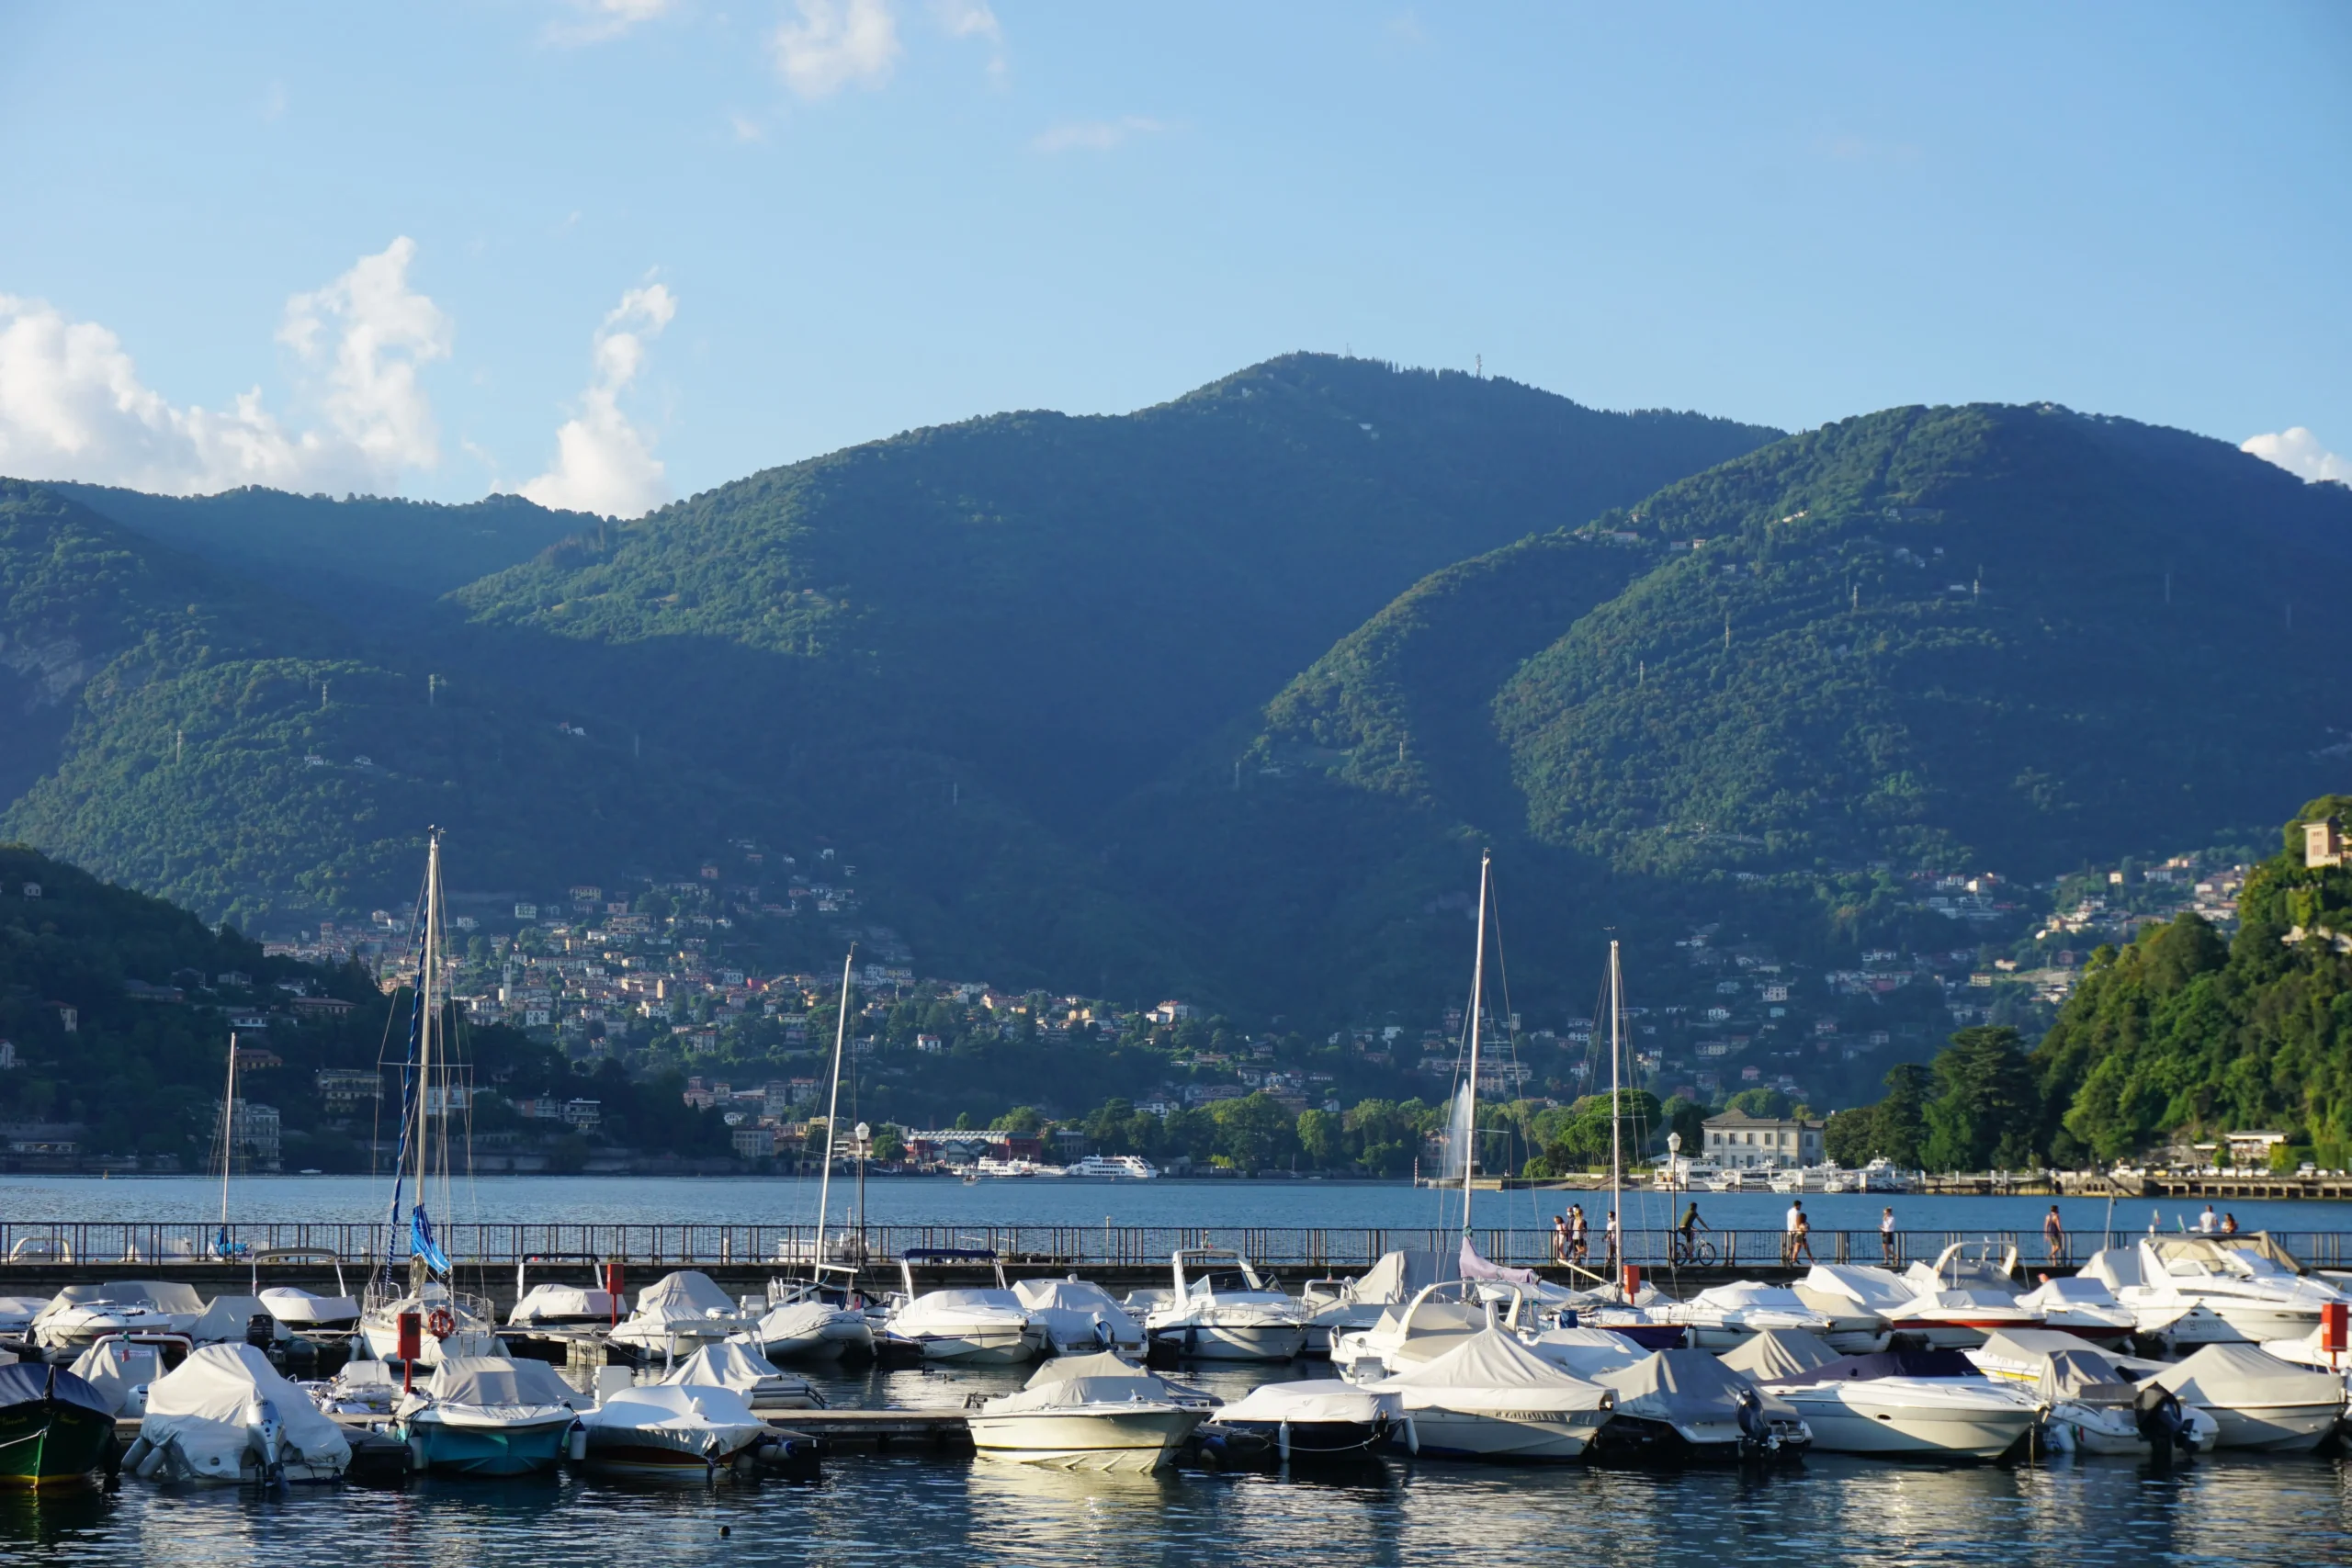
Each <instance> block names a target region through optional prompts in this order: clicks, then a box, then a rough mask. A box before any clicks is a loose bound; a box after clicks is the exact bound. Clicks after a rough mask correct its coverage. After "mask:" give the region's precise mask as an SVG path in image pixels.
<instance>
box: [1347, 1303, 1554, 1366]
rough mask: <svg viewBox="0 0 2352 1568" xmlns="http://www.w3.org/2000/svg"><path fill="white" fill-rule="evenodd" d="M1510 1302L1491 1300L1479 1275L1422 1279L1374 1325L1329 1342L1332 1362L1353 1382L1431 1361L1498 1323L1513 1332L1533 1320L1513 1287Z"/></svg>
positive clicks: (1528, 1326)
mask: <svg viewBox="0 0 2352 1568" xmlns="http://www.w3.org/2000/svg"><path fill="white" fill-rule="evenodd" d="M1511 1290H1512V1292H1513V1293H1512V1294H1511V1296H1510V1299H1509V1301H1508V1303H1507V1304H1504V1305H1502V1306H1500V1307H1498V1306H1497V1305H1496V1304H1493V1303H1489V1302H1488V1301H1487V1295H1486V1292H1485V1291H1484V1290H1483V1289H1482V1287H1481V1285H1480V1283H1479V1282H1478V1281H1477V1280H1440V1281H1438V1282H1437V1283H1436V1284H1433V1285H1424V1286H1422V1287H1421V1288H1420V1289H1419V1290H1418V1291H1416V1292H1413V1297H1412V1299H1411V1300H1410V1301H1408V1302H1406V1303H1403V1304H1402V1305H1401V1306H1391V1307H1388V1308H1386V1309H1385V1310H1384V1311H1383V1312H1382V1313H1381V1314H1380V1318H1379V1321H1378V1322H1376V1323H1374V1325H1372V1326H1371V1327H1370V1328H1367V1329H1363V1330H1362V1331H1361V1332H1358V1333H1353V1334H1342V1335H1340V1337H1338V1338H1336V1339H1334V1340H1333V1341H1332V1343H1331V1364H1332V1366H1334V1367H1335V1368H1337V1369H1338V1370H1339V1373H1340V1376H1341V1377H1343V1378H1345V1379H1347V1380H1348V1381H1349V1382H1357V1383H1369V1382H1378V1381H1379V1380H1380V1379H1382V1378H1385V1377H1387V1376H1389V1375H1390V1374H1392V1373H1395V1372H1400V1371H1404V1370H1405V1369H1406V1368H1408V1367H1410V1366H1414V1365H1416V1364H1418V1363H1419V1362H1422V1361H1432V1360H1435V1359H1437V1358H1438V1357H1440V1356H1442V1355H1444V1354H1445V1353H1446V1352H1448V1351H1450V1350H1452V1349H1453V1348H1454V1347H1456V1346H1457V1345H1461V1344H1463V1343H1464V1342H1465V1341H1467V1340H1470V1339H1475V1338H1476V1337H1478V1336H1479V1335H1481V1334H1484V1333H1485V1332H1486V1331H1487V1329H1488V1328H1490V1327H1494V1326H1497V1325H1498V1324H1499V1325H1501V1326H1503V1327H1506V1328H1509V1329H1510V1330H1511V1331H1513V1332H1514V1333H1516V1332H1518V1331H1520V1330H1521V1329H1522V1328H1530V1329H1532V1326H1533V1322H1532V1314H1524V1313H1523V1312H1522V1310H1521V1305H1522V1301H1523V1296H1522V1295H1521V1293H1519V1292H1517V1288H1516V1287H1512V1288H1511Z"/></svg>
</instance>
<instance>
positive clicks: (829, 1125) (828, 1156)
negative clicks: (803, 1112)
mask: <svg viewBox="0 0 2352 1568" xmlns="http://www.w3.org/2000/svg"><path fill="white" fill-rule="evenodd" d="M855 962H857V943H855V942H852V943H850V944H849V952H848V953H845V954H843V955H842V999H841V1006H840V1008H839V1009H838V1013H839V1016H838V1017H836V1018H835V1019H834V1020H833V1091H832V1094H831V1096H830V1097H829V1098H828V1099H827V1100H826V1101H825V1169H824V1172H823V1174H822V1175H820V1176H819V1177H818V1178H817V1257H816V1259H815V1261H816V1262H817V1263H819V1264H820V1265H821V1264H822V1263H823V1262H824V1261H825V1221H826V1218H827V1216H828V1213H829V1207H828V1205H829V1204H830V1202H831V1196H832V1190H833V1123H834V1122H838V1121H840V1120H841V1112H842V1046H843V1045H844V1044H846V1043H848V1040H849V971H850V965H851V964H854V963H855ZM810 1277H811V1278H812V1279H813V1278H815V1276H814V1275H813V1274H812V1275H811V1276H810Z"/></svg>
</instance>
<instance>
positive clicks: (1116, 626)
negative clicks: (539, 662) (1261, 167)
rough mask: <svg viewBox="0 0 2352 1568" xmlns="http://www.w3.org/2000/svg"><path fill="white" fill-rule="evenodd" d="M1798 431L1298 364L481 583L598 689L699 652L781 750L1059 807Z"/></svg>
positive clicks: (834, 476) (1327, 363)
mask: <svg viewBox="0 0 2352 1568" xmlns="http://www.w3.org/2000/svg"><path fill="white" fill-rule="evenodd" d="M1771 434H1772V433H1771V432H1769V431H1762V430H1758V429H1756V428H1754V427H1749V426H1742V425H1736V424H1732V423H1727V422H1724V421H1719V420H1709V419H1702V418H1700V417H1697V416H1694V415H1687V414H1631V415H1627V414H1607V413H1600V412H1594V411H1591V410H1588V409H1583V408H1579V407H1578V406H1577V405H1576V404H1574V403H1571V402H1568V401H1567V400H1565V399H1561V398H1556V397H1553V396H1551V395H1550V394H1547V393H1543V392H1538V391H1535V390H1532V389H1528V388H1524V387H1519V386H1516V385H1513V384H1510V383H1508V382H1500V381H1487V380H1478V379H1474V378H1470V377H1467V376H1459V375H1432V374H1429V373H1425V372H1399V371H1395V370H1391V369H1389V368H1388V367H1384V366H1379V365H1374V364H1371V363H1368V362H1364V361H1356V360H1340V359H1332V358H1329V357H1323V356H1310V355H1293V356H1290V357H1288V358H1284V359H1281V360H1276V361H1272V362H1270V363H1268V364H1266V365H1261V366H1258V367H1252V368H1251V369H1249V370H1245V371H1242V372H1240V373H1238V374H1237V375H1235V376H1232V377H1229V378H1226V379H1225V380H1223V381H1220V382H1217V383H1216V384H1214V385H1213V386H1210V387H1207V388H1204V389H1201V390H1199V391H1197V392H1194V393H1193V394H1191V395H1189V396H1187V397H1185V398H1182V399H1179V400H1176V401H1175V402H1172V403H1169V404H1165V405H1162V406H1160V407H1158V408H1154V409H1148V410H1145V411H1143V412H1139V413H1136V414H1133V415H1126V416H1119V417H1106V418H1091V419H1071V418H1066V417H1064V416H1062V415H1058V414H1050V413H1022V414H1009V415H1003V416H999V417H996V418H991V419H984V420H977V421H973V422H971V423H967V424H961V425H956V426H950V427H945V428H942V429H934V430H925V431H918V432H914V433H912V434H907V435H903V436H899V437H897V438H894V439H892V440H889V441H885V442H877V443H875V444H872V445H870V446H861V447H856V448H853V449H851V450H849V451H845V452H840V453H836V454H833V455H831V456H830V457H822V458H819V459H816V460H813V461H811V462H807V463H802V464H798V465H796V466H794V467H792V468H782V469H775V470H772V471H770V472H767V473H763V474H759V475H755V476H753V477H752V478H751V479H744V480H741V481H739V482H738V483H735V484H732V485H728V486H724V487H722V488H720V489H719V490H717V491H710V492H708V493H707V494H704V495H701V496H697V497H695V498H694V499H693V500H692V501H689V502H684V503H682V504H680V505H677V506H673V507H671V508H669V509H667V510H665V511H663V512H661V513H656V514H654V515H653V516H651V517H650V518H648V519H645V520H644V521H642V522H640V523H637V524H631V525H623V526H619V527H614V528H607V529H602V530H598V531H597V532H596V533H595V534H594V536H591V537H589V538H587V539H585V540H582V541H581V542H579V543H576V544H571V545H566V546H563V547H559V548H558V549H556V550H553V551H550V552H549V553H548V555H547V556H546V557H544V558H541V559H540V560H538V561H536V562H534V563H532V564H530V565H528V566H524V567H518V568H515V569H514V570H509V571H506V572H504V573H502V574H500V575H498V576H496V577H494V578H492V579H490V580H488V581H484V582H481V583H478V584H475V585H473V586H471V587H469V588H467V589H465V590H463V591H461V592H460V593H459V594H458V600H459V602H460V603H462V604H464V605H465V606H466V607H467V609H468V610H469V613H470V614H471V615H473V616H474V617H475V619H476V622H477V624H478V626H481V627H483V628H485V629H487V630H490V631H498V632H515V631H529V632H534V633H540V634H548V636H549V637H552V638H554V639H559V641H560V643H570V644H575V645H576V644H581V643H586V644H592V645H595V646H596V647H598V648H599V649H602V650H605V652H604V655H603V656H602V657H599V658H596V659H595V660H594V662H593V665H592V667H593V668H594V670H595V671H597V678H598V679H600V680H604V681H609V682H615V683H616V684H627V685H630V686H631V687H632V688H633V689H639V690H642V689H645V688H646V686H647V685H650V684H655V683H659V682H663V681H667V680H671V679H674V678H676V672H677V671H680V670H684V671H689V672H690V673H688V674H687V676H686V679H687V680H688V681H689V682H691V683H692V684H693V685H694V686H695V688H696V689H698V690H702V691H706V692H707V693H708V694H709V695H710V697H711V698H713V699H715V700H717V701H718V702H719V703H721V704H723V705H727V706H729V708H731V709H733V710H734V711H738V712H763V713H771V714H788V715H789V716H790V722H789V723H788V725H786V726H785V727H783V728H781V730H776V729H770V728H766V727H761V728H760V730H759V732H757V733H752V734H748V735H737V736H732V737H730V738H729V739H730V741H731V742H732V743H733V744H734V745H735V746H736V747H737V749H738V751H739V754H740V752H741V750H743V749H750V750H752V751H754V752H755V753H756V754H757V755H758V756H759V758H760V762H761V765H763V766H775V765H788V763H789V759H790V755H791V754H792V753H794V752H796V751H799V750H805V749H806V748H809V747H811V746H817V747H829V746H831V744H832V743H833V740H834V738H836V737H846V738H847V739H846V743H847V744H848V745H850V746H851V747H853V748H862V747H866V746H870V745H875V744H881V745H886V746H893V747H898V746H903V747H907V748H910V749H912V750H920V751H922V752H924V753H927V754H930V755H933V756H935V757H938V758H942V759H946V760H949V761H950V762H951V763H952V767H951V768H949V769H947V770H945V771H944V772H943V773H942V775H941V777H942V786H943V792H944V787H945V780H946V773H947V772H953V771H956V770H958V769H960V770H961V773H962V775H963V777H964V780H965V782H966V783H967V784H974V783H977V784H979V785H981V786H982V787H985V788H988V789H989V790H991V791H993V792H995V793H996V794H998V795H1001V796H1003V797H1005V798H1006V799H1007V800H1008V801H1009V802H1010V803H1011V804H1012V806H1013V807H1016V808H1017V809H1019V810H1022V811H1023V812H1026V813H1028V814H1029V815H1031V816H1033V817H1035V818H1040V819H1043V820H1051V821H1055V822H1057V823H1058V822H1063V821H1067V820H1068V819H1069V818H1073V817H1084V816H1086V815H1088V814H1091V813H1093V812H1096V811H1100V810H1101V809H1103V807H1106V806H1107V805H1109V804H1110V803H1111V802H1113V801H1114V800H1115V799H1117V798H1118V797H1119V796H1120V795H1123V794H1124V793H1125V792H1126V791H1127V790H1128V789H1131V788H1133V787H1135V786H1136V785H1137V784H1141V783H1143V782H1145V781H1146V780H1148V778H1150V777H1151V776H1153V775H1154V774H1155V773H1158V772H1159V771H1160V770H1162V769H1164V768H1165V767H1166V766H1167V765H1168V764H1169V762H1170V761H1172V760H1173V759H1174V758H1175V757H1177V756H1178V755H1180V754H1181V753H1182V750H1183V749H1184V748H1185V747H1186V746H1188V745H1191V744H1193V742H1194V741H1196V740H1197V739H1200V738H1201V737H1203V736H1204V735H1206V734H1207V733H1209V732H1211V731H1212V730H1214V729H1215V728H1216V727H1217V726H1219V725H1221V724H1224V723H1226V722H1228V721H1230V720H1231V719H1232V718H1234V717H1235V716H1238V715H1239V714H1240V713H1242V712H1244V711H1246V710H1247V709H1249V708H1250V707H1251V706H1253V705H1256V704H1258V703H1261V702H1263V701H1264V700H1265V699H1266V697H1267V696H1269V695H1270V694H1272V693H1274V692H1275V691H1277V690H1279V689H1280V688H1281V686H1282V685H1283V682H1286V681H1287V680H1289V679H1290V677H1291V676H1293V675H1295V673H1297V671H1299V670H1301V669H1303V668H1304V667H1305V666H1306V664H1307V663H1309V662H1310V661H1311V660H1313V659H1314V658H1315V657H1316V656H1317V654H1319V653H1320V652H1321V651H1323V650H1324V649H1327V648H1329V646H1330V644H1331V643H1332V641H1333V640H1335V639H1336V638H1337V637H1340V636H1341V635H1342V634H1343V633H1344V632H1345V631H1346V630H1347V629H1348V628H1349V627H1350V626H1353V625H1355V624H1357V623H1358V622H1360V621H1362V620H1363V618H1364V617H1366V616H1367V615H1371V614H1373V613H1374V611H1376V610H1377V609H1378V608H1379V607H1380V605H1381V604H1385V602H1386V601H1387V600H1388V599H1390V598H1391V597H1393V596H1394V595H1395V594H1396V593H1397V592H1400V591H1401V590H1402V589H1404V588H1405V587H1407V586H1408V585H1409V584H1410V583H1411V582H1412V581H1414V580H1415V579H1416V578H1418V577H1419V576H1420V575H1422V574H1423V573H1425V572H1427V571H1429V570H1433V569H1435V568H1437V567H1439V566H1442V565H1443V564H1445V563H1446V562H1448V561H1451V560H1454V559H1458V558H1462V557H1464V556H1466V555H1469V554H1473V553H1476V552H1477V551H1480V550H1484V549H1487V548H1491V547H1495V546H1497V545H1499V544H1502V543H1505V542H1507V541H1508V540H1510V539H1513V538H1517V537H1519V536H1522V535H1525V534H1527V533H1529V532H1532V531H1538V530H1541V529H1544V528H1547V527H1551V526H1555V525H1561V524H1564V523H1567V524H1572V523H1576V522H1581V521H1583V520H1584V519H1585V518H1587V517H1589V516H1590V515H1591V514H1592V513H1595V512H1597V511H1599V510H1601V509H1602V508H1604V507H1606V506H1609V505H1612V504H1622V503H1623V502H1627V501H1630V500H1632V499H1634V497H1636V496H1638V495H1640V494H1643V493H1646V492H1647V491H1649V490H1651V489H1654V488H1656V486H1657V485H1658V484H1659V483H1662V482H1665V481H1666V480H1667V479H1670V478H1675V477H1679V476H1681V475H1683V474H1686V473H1690V472H1692V471H1695V470H1697V469H1699V468H1704V467H1706V466H1708V465H1710V464H1712V463H1714V462H1717V461H1720V460H1722V459H1723V458H1724V457H1729V456H1733V455H1735V454H1736V453H1739V452H1744V451H1747V450H1749V449H1751V448H1752V447H1754V446H1757V445H1758V444H1759V443H1760V442H1762V441H1764V440H1767V439H1770V436H1771ZM657 643H658V644H660V645H661V647H660V650H659V656H658V658H656V659H655V660H651V661H650V662H649V661H648V660H646V659H645V658H644V657H643V655H644V653H645V651H646V645H649V644H657ZM614 650H620V651H619V653H618V656H615V652H614ZM539 652H540V654H541V655H542V656H544V657H548V658H552V659H554V660H557V661H558V663H559V665H560V666H561V667H563V668H566V669H569V668H571V661H572V660H574V659H576V658H578V657H580V656H579V655H577V654H575V653H573V652H572V651H571V650H570V649H563V648H561V647H553V648H549V647H545V646H542V647H541V648H540V649H539ZM513 657H515V658H517V659H518V660H519V659H527V658H528V657H529V655H528V654H527V653H523V654H517V655H514V656H513ZM681 661H683V662H681ZM674 719H675V721H676V722H679V723H681V724H684V725H689V726H694V727H697V728H698V727H700V726H701V724H702V720H701V719H700V718H699V717H698V716H696V715H694V714H691V713H687V712H684V711H679V712H677V713H675V714H674Z"/></svg>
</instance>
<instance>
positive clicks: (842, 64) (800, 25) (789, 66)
mask: <svg viewBox="0 0 2352 1568" xmlns="http://www.w3.org/2000/svg"><path fill="white" fill-rule="evenodd" d="M797 9H798V11H799V13H800V17H799V20H797V21H790V22H786V23H784V24H783V25H782V26H780V27H778V28H776V30H775V39H774V45H775V63H776V69H777V70H778V71H780V72H782V73H784V80H785V84H786V85H787V86H789V87H790V88H791V89H792V90H793V91H794V92H795V93H797V94H798V95H799V96H802V97H804V98H822V97H830V96H831V95H833V94H834V93H837V92H839V91H840V90H841V89H842V87H844V86H847V85H851V84H853V83H854V84H855V85H858V86H861V87H878V86H880V85H882V84H883V83H885V82H887V81H888V80H889V79H890V72H891V70H892V68H893V67H894V66H896V65H897V64H898V62H899V22H898V18H897V17H895V16H893V15H892V14H891V11H890V6H889V5H888V0H797ZM981 9H982V10H985V9H986V7H984V6H983V7H981ZM994 20H995V18H994V17H989V21H990V23H991V24H993V22H994Z"/></svg>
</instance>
